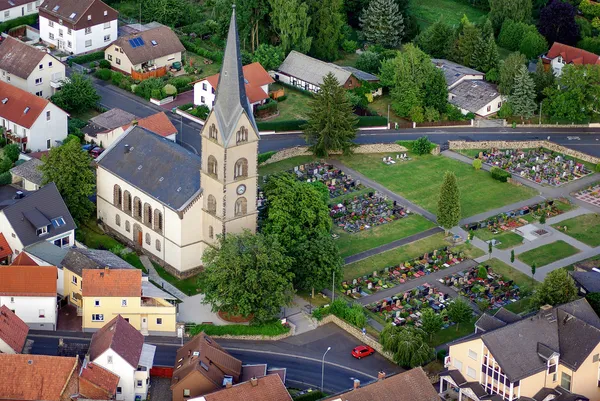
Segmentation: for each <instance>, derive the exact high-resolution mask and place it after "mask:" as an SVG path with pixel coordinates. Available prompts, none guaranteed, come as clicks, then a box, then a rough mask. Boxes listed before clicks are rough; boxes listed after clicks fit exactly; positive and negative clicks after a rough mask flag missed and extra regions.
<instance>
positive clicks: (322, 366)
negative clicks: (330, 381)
mask: <svg viewBox="0 0 600 401" xmlns="http://www.w3.org/2000/svg"><path fill="white" fill-rule="evenodd" d="M330 349H331V347H327V351H325V353H324V354H323V359H322V360H321V392H323V377H324V375H325V355H327V353H328V352H329V350H330Z"/></svg>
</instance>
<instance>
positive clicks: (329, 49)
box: [309, 0, 344, 61]
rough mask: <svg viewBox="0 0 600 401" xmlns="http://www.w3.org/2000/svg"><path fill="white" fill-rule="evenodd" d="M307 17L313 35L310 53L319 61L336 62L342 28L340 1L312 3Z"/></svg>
mask: <svg viewBox="0 0 600 401" xmlns="http://www.w3.org/2000/svg"><path fill="white" fill-rule="evenodd" d="M309 15H310V16H311V18H312V21H311V24H310V31H311V34H312V35H313V40H312V47H311V53H312V54H313V55H314V56H315V57H316V58H318V59H321V60H326V61H333V60H337V58H338V49H339V47H340V40H341V38H342V27H343V26H344V16H343V15H342V0H318V1H313V2H312V3H311V7H310V13H309Z"/></svg>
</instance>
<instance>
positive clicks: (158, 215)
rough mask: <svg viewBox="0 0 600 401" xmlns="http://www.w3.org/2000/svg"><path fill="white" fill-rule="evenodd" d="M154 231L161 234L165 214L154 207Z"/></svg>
mask: <svg viewBox="0 0 600 401" xmlns="http://www.w3.org/2000/svg"><path fill="white" fill-rule="evenodd" d="M154 231H156V232H158V233H160V234H162V231H163V215H162V212H161V211H160V210H158V209H154Z"/></svg>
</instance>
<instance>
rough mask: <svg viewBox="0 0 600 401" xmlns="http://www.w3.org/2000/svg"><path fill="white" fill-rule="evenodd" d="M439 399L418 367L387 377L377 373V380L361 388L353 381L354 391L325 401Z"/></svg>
mask: <svg viewBox="0 0 600 401" xmlns="http://www.w3.org/2000/svg"><path fill="white" fill-rule="evenodd" d="M439 399H440V397H439V395H438V394H437V392H436V390H435V388H434V387H433V386H432V385H431V382H430V381H429V378H428V377H427V375H426V374H425V372H424V371H423V368H421V367H418V368H414V369H411V370H409V371H407V372H403V373H398V374H395V375H392V376H389V377H387V376H386V374H385V373H384V372H379V375H378V380H377V381H376V382H374V383H371V384H369V385H366V386H363V387H361V385H360V381H359V380H358V379H355V380H354V389H352V390H350V391H346V392H343V393H341V394H336V395H333V396H331V397H329V398H327V399H326V400H325V401H371V400H377V401H439Z"/></svg>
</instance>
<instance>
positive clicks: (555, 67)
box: [542, 42, 600, 77]
mask: <svg viewBox="0 0 600 401" xmlns="http://www.w3.org/2000/svg"><path fill="white" fill-rule="evenodd" d="M542 62H543V63H544V64H546V65H549V66H550V68H552V72H553V73H554V75H556V76H557V77H558V76H560V75H561V74H562V69H563V67H564V66H565V65H567V64H573V65H598V64H600V56H598V55H597V54H594V53H592V52H588V51H587V50H583V49H579V48H577V47H573V46H568V45H564V44H562V43H559V42H554V44H552V47H551V48H550V50H548V53H546V55H545V56H543V57H542Z"/></svg>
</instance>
